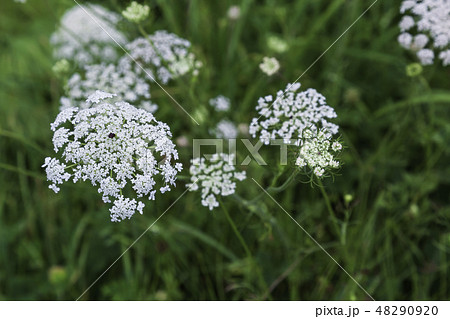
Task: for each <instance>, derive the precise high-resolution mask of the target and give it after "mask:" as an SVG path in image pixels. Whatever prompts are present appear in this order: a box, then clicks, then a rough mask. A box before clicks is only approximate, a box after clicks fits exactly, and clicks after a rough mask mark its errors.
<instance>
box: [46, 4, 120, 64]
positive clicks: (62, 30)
mask: <svg viewBox="0 0 450 319" xmlns="http://www.w3.org/2000/svg"><path fill="white" fill-rule="evenodd" d="M120 19H121V17H120V15H118V14H116V13H113V12H110V11H108V10H107V9H105V8H103V7H102V6H100V5H94V4H84V5H76V6H74V7H73V8H71V9H69V10H68V11H67V12H66V13H65V14H64V15H63V16H62V18H61V25H60V27H59V28H58V29H57V30H56V32H55V33H53V34H52V36H51V38H50V42H51V43H52V44H53V46H54V56H55V58H57V59H67V60H69V61H74V62H76V63H77V64H78V65H81V66H83V65H87V64H91V63H95V62H96V61H104V62H110V61H115V60H116V59H117V52H116V47H117V43H119V44H120V45H124V44H125V43H126V42H127V39H126V37H125V35H124V34H123V33H122V32H120V31H118V30H117V28H116V25H117V23H118V22H119V21H120ZM116 42H117V43H116Z"/></svg>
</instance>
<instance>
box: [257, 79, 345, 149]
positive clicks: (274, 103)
mask: <svg viewBox="0 0 450 319" xmlns="http://www.w3.org/2000/svg"><path fill="white" fill-rule="evenodd" d="M299 88H300V83H295V84H292V85H291V84H288V85H287V87H286V89H285V90H284V91H281V90H280V91H278V93H277V96H276V97H275V99H274V97H273V96H272V95H268V96H266V97H260V98H259V100H258V105H257V106H256V110H257V111H258V113H259V115H260V116H259V117H258V118H253V120H252V122H251V123H250V128H249V133H250V134H251V135H252V136H253V137H256V136H257V135H258V138H259V140H261V142H263V143H264V144H269V143H270V140H274V139H277V138H282V139H283V140H284V143H286V144H290V143H291V140H295V141H296V143H298V140H299V139H300V137H301V135H302V132H303V130H304V129H305V128H310V129H313V130H314V129H316V128H323V129H324V130H325V131H326V132H327V135H332V134H336V133H337V132H338V129H339V127H338V126H337V125H336V124H333V123H331V122H328V121H327V119H331V118H335V117H336V116H337V115H336V112H335V111H334V109H333V108H332V107H331V106H329V105H327V103H326V100H325V97H324V96H323V95H322V94H320V93H318V92H317V91H316V90H314V89H308V90H306V91H303V92H300V93H295V92H296V91H297V90H298V89H299Z"/></svg>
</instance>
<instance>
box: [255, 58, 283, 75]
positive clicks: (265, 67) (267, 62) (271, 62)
mask: <svg viewBox="0 0 450 319" xmlns="http://www.w3.org/2000/svg"><path fill="white" fill-rule="evenodd" d="M259 68H260V69H261V71H263V72H264V73H265V74H267V75H268V76H272V75H274V74H275V73H277V72H278V70H279V69H280V62H278V60H277V59H276V58H269V57H266V56H265V57H264V58H263V61H262V63H261V64H260V65H259Z"/></svg>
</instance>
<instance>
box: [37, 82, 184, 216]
mask: <svg viewBox="0 0 450 319" xmlns="http://www.w3.org/2000/svg"><path fill="white" fill-rule="evenodd" d="M112 97H113V94H109V93H105V92H101V91H97V92H96V93H95V94H93V95H92V96H90V97H89V98H88V102H89V103H93V104H95V105H92V107H91V108H87V109H81V110H80V109H79V108H77V107H69V108H66V109H64V110H62V111H61V112H60V113H59V114H58V116H57V117H56V120H55V121H54V122H53V123H52V124H51V129H52V130H53V131H54V135H53V145H54V149H55V152H59V151H60V150H62V161H59V160H58V159H56V158H46V159H45V164H44V165H43V167H45V168H46V173H47V178H48V180H49V181H51V182H52V185H50V188H51V189H53V190H54V191H55V192H58V191H59V187H58V185H59V184H62V183H63V182H64V181H68V180H69V179H70V178H72V180H73V182H77V181H78V180H80V179H81V180H83V181H86V180H90V181H91V183H92V185H94V186H97V185H98V187H99V188H98V191H99V193H102V194H103V198H102V199H103V201H104V202H105V203H109V202H111V198H114V203H113V207H112V208H111V209H110V213H111V220H112V221H116V222H119V221H121V220H124V219H126V218H131V216H133V214H134V213H135V212H136V211H139V212H140V213H141V214H142V209H143V207H144V203H142V202H140V201H136V200H135V199H130V198H126V197H124V195H123V191H124V190H125V188H126V186H127V185H129V187H128V188H127V191H131V189H132V190H134V191H135V193H136V195H137V197H138V198H139V197H143V196H148V198H149V199H150V200H154V199H155V193H156V183H157V182H156V181H155V177H157V175H160V177H161V180H162V186H160V188H159V190H160V192H161V193H164V192H166V191H169V190H170V188H171V186H172V185H175V180H176V176H177V173H178V172H179V171H181V169H182V165H181V163H175V164H174V165H172V163H171V162H172V161H175V160H177V159H178V153H177V151H176V149H175V145H174V144H173V142H172V141H171V136H172V135H171V132H170V128H169V127H168V126H167V124H165V123H162V122H158V121H157V120H156V119H155V118H154V116H153V115H152V114H151V113H149V112H146V111H144V110H141V109H137V108H135V107H134V106H132V105H130V104H128V103H126V102H122V101H121V102H116V103H114V104H112V103H108V102H107V101H106V100H105V99H108V98H112Z"/></svg>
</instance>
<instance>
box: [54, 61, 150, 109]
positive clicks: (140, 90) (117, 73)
mask: <svg viewBox="0 0 450 319" xmlns="http://www.w3.org/2000/svg"><path fill="white" fill-rule="evenodd" d="M85 71H86V72H85V74H84V75H81V74H80V73H75V74H74V75H72V77H71V78H70V79H69V81H68V82H67V94H66V96H65V97H62V98H61V108H62V109H65V108H67V107H70V106H71V105H77V106H78V107H79V108H81V109H84V108H87V107H89V106H90V104H88V103H86V102H85V101H86V98H87V97H88V96H90V95H91V94H93V93H95V91H97V90H101V91H105V92H115V94H116V95H117V97H118V98H119V99H120V100H122V101H125V102H128V103H132V104H133V105H135V106H136V107H138V108H142V109H144V110H146V111H149V112H151V113H153V112H155V111H156V110H157V109H158V106H157V105H156V104H153V103H152V102H151V101H150V84H149V82H150V81H151V80H150V79H148V77H147V76H146V75H145V74H142V73H143V72H142V69H141V68H140V67H139V66H138V65H136V64H135V63H134V62H131V61H130V60H129V59H121V60H120V61H119V63H118V64H117V65H116V64H113V63H111V64H108V65H105V64H92V65H86V66H85Z"/></svg>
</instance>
